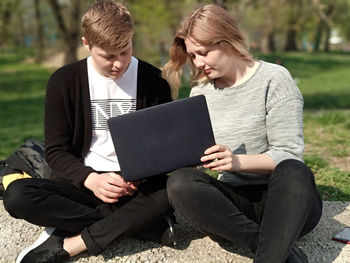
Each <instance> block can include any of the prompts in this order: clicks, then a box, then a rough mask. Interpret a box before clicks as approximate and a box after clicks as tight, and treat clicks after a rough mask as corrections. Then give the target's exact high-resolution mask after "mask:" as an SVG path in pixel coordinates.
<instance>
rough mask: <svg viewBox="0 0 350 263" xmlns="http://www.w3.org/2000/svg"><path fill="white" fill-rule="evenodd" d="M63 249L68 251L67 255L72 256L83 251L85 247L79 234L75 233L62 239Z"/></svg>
mask: <svg viewBox="0 0 350 263" xmlns="http://www.w3.org/2000/svg"><path fill="white" fill-rule="evenodd" d="M63 249H64V250H65V251H67V252H68V253H69V256H71V257H73V256H75V255H78V254H80V253H81V252H83V251H85V250H86V249H87V247H86V245H85V243H84V240H83V239H82V238H81V235H77V236H72V237H67V238H65V239H64V241H63Z"/></svg>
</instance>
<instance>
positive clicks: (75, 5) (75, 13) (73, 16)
mask: <svg viewBox="0 0 350 263" xmlns="http://www.w3.org/2000/svg"><path fill="white" fill-rule="evenodd" d="M48 1H49V4H50V6H51V9H52V12H53V14H54V17H55V19H56V22H57V25H58V30H59V32H60V35H61V37H62V40H63V43H64V48H63V49H64V53H65V59H64V63H65V64H69V63H72V62H75V61H77V47H78V35H79V28H80V23H79V18H80V0H75V1H72V2H71V3H72V6H71V10H70V22H71V23H70V25H69V27H68V26H67V25H66V23H65V21H64V18H63V15H62V8H61V6H60V5H59V4H58V2H57V0H48Z"/></svg>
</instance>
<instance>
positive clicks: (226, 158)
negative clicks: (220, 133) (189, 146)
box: [201, 144, 241, 172]
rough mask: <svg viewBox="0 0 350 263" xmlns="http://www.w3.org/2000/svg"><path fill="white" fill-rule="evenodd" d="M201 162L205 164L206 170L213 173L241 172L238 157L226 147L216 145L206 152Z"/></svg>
mask: <svg viewBox="0 0 350 263" xmlns="http://www.w3.org/2000/svg"><path fill="white" fill-rule="evenodd" d="M204 154H205V155H204V156H203V157H202V158H201V161H202V162H203V163H205V164H204V165H203V166H204V168H209V169H210V170H213V171H228V172H233V171H239V170H240V166H241V165H240V162H239V160H238V157H237V156H236V155H235V154H233V153H232V152H231V150H230V148H229V147H228V146H226V145H221V144H216V145H214V146H212V147H210V148H208V149H206V150H205V152H204Z"/></svg>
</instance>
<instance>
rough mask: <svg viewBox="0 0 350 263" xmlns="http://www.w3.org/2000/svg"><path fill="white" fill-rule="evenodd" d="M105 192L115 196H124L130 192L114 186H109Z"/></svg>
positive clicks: (106, 186) (105, 188)
mask: <svg viewBox="0 0 350 263" xmlns="http://www.w3.org/2000/svg"><path fill="white" fill-rule="evenodd" d="M103 190H104V191H106V192H109V193H113V194H119V195H124V194H126V192H127V191H128V189H127V188H125V187H120V186H117V185H114V184H107V185H105V186H104V188H103Z"/></svg>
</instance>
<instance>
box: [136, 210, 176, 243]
mask: <svg viewBox="0 0 350 263" xmlns="http://www.w3.org/2000/svg"><path fill="white" fill-rule="evenodd" d="M174 224H175V218H174V215H166V216H164V217H163V219H162V220H161V221H160V222H158V223H157V224H154V225H153V226H151V227H148V228H146V229H143V230H141V231H139V232H137V233H135V234H134V235H132V237H134V238H136V239H139V240H143V241H153V242H155V243H158V244H161V245H163V246H168V247H175V246H176V241H175V232H174Z"/></svg>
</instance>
